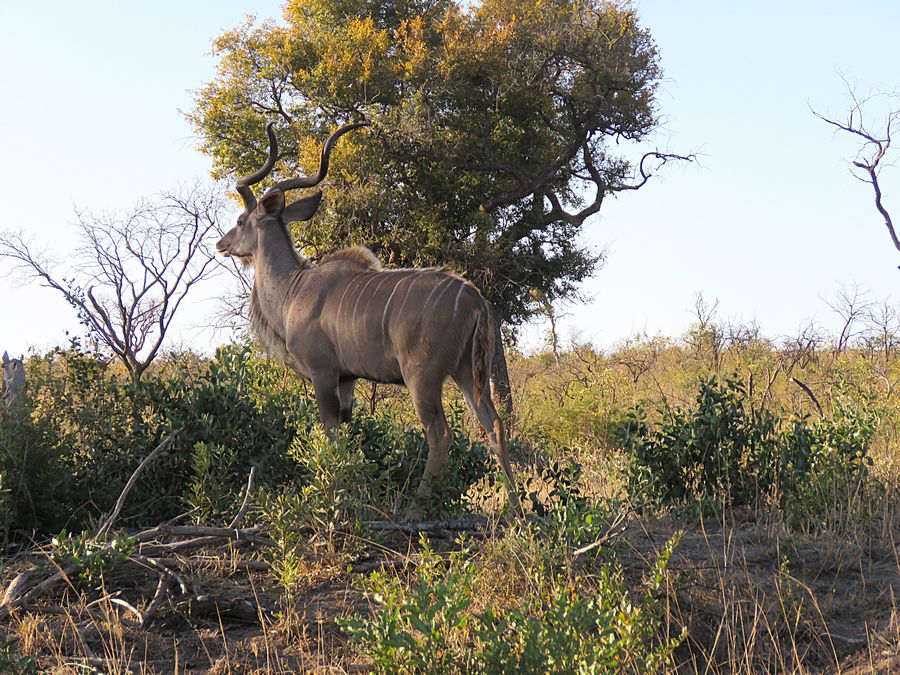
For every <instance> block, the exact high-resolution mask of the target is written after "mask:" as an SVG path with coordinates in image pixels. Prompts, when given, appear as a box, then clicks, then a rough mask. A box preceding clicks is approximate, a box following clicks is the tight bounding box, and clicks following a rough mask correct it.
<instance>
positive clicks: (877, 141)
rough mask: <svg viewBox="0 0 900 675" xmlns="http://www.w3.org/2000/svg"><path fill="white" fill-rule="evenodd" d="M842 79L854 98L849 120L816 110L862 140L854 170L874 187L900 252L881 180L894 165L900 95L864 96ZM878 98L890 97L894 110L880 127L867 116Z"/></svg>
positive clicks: (877, 203)
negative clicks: (841, 119) (893, 157)
mask: <svg viewBox="0 0 900 675" xmlns="http://www.w3.org/2000/svg"><path fill="white" fill-rule="evenodd" d="M842 79H843V81H844V85H845V86H846V87H847V92H848V94H849V98H850V109H849V111H848V112H847V118H846V121H839V120H838V119H836V118H832V117H826V116H825V115H823V114H821V113H818V112H816V111H815V110H813V111H812V112H813V114H814V115H815V116H816V117H818V118H819V119H820V120H822V121H823V122H825V123H826V124H829V125H831V126H832V127H834V128H835V129H836V130H837V131H842V132H844V133H846V134H850V135H851V136H854V137H856V138H857V139H858V140H859V141H860V145H859V149H858V150H857V153H856V157H854V158H853V159H852V160H850V173H851V174H852V175H853V176H854V177H855V178H856V179H858V180H861V181H862V182H863V183H868V184H869V185H871V186H872V191H873V192H874V196H875V209H876V210H877V211H878V213H879V214H880V215H881V217H882V219H883V220H884V225H885V227H886V228H887V231H888V235H889V236H890V238H891V241H892V242H893V244H894V248H896V249H897V251H898V252H900V238H898V236H897V231H896V229H895V227H894V221H893V219H892V218H891V214H890V212H889V211H888V209H887V206H885V204H884V195H883V193H882V187H881V183H880V178H881V174H882V170H883V169H884V167H886V166H890V165H891V163H890V161H889V160H888V153H889V152H890V150H891V143H892V141H893V136H894V134H895V133H896V132H897V131H898V129H900V95H898V94H896V93H891V94H888V93H884V92H874V93H871V94H869V95H867V96H864V97H860V96H859V95H858V94H857V93H856V90H855V88H854V86H853V85H851V84H850V83H849V82H847V80H846V79H844V78H842ZM876 99H884V100H887V101H888V102H889V105H888V107H889V108H891V109H890V110H889V111H888V112H887V113H885V114H884V116H883V117H881V119H880V120H879V122H878V123H877V126H875V127H873V126H872V125H871V124H870V123H869V122H868V121H867V119H866V110H865V109H866V107H873V106H874V104H875V102H876Z"/></svg>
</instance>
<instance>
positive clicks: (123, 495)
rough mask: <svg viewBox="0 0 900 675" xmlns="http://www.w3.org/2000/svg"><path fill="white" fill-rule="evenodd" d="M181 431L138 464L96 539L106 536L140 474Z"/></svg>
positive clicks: (172, 434)
mask: <svg viewBox="0 0 900 675" xmlns="http://www.w3.org/2000/svg"><path fill="white" fill-rule="evenodd" d="M179 431H181V429H178V430H176V431H173V432H172V433H171V434H169V435H168V436H166V437H165V438H164V439H162V441H160V443H159V445H157V446H156V447H155V448H154V449H153V452H151V453H150V454H149V455H147V456H146V457H145V458H144V461H142V462H141V463H140V464H138V467H137V468H136V469H135V470H134V473H133V474H131V478H129V479H128V482H127V483H125V487H124V488H123V489H122V493H121V494H120V495H119V499H118V500H116V505H115V506H114V507H113V510H112V513H110V514H109V517H108V518H107V519H106V520H105V521H104V522H103V524H102V525H101V526H100V529H98V530H97V534H95V535H94V540H95V541H96V540H98V539H100V538H101V537H103V536H105V535H106V534H107V533H108V532H109V528H110V527H112V524H113V523H114V522H115V520H116V518H118V517H119V513H121V512H122V507H123V506H124V505H125V498H126V497H127V496H128V493H129V492H131V488H133V487H134V484H135V482H136V481H137V478H138V476H139V475H140V474H141V472H142V471H143V470H144V468H145V467H146V466H147V465H148V464H149V463H150V462H152V461H153V460H154V459H156V457H157V456H159V455H160V454H162V453H163V452H164V451H165V450H166V449H167V448H168V447H169V446H170V445H171V444H172V441H173V440H175V435H176V434H177V433H178V432H179Z"/></svg>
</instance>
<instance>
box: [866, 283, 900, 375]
mask: <svg viewBox="0 0 900 675" xmlns="http://www.w3.org/2000/svg"><path fill="white" fill-rule="evenodd" d="M865 321H866V324H867V325H868V329H867V331H866V334H865V336H864V338H865V340H866V343H867V345H868V347H869V349H870V350H871V351H872V352H878V353H880V354H881V355H882V356H883V357H884V366H885V368H887V366H888V365H889V364H890V362H891V356H892V354H893V352H894V350H895V349H896V348H897V346H898V344H900V308H898V305H897V303H896V302H895V301H893V300H892V299H891V298H884V299H883V300H882V301H881V302H877V303H872V305H871V306H870V307H869V310H868V312H867V313H866V317H865Z"/></svg>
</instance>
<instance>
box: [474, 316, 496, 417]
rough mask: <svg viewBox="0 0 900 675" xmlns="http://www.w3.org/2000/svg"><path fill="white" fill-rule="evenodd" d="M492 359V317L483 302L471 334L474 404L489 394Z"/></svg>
mask: <svg viewBox="0 0 900 675" xmlns="http://www.w3.org/2000/svg"><path fill="white" fill-rule="evenodd" d="M493 359H494V317H493V312H491V306H490V305H489V304H488V303H487V302H485V303H484V309H483V310H482V311H481V312H480V313H479V314H478V319H477V320H476V322H475V333H474V335H472V379H473V380H474V383H473V385H472V398H474V399H475V405H476V406H477V405H478V404H480V403H481V397H482V396H485V395H487V396H490V395H491V363H492V361H493Z"/></svg>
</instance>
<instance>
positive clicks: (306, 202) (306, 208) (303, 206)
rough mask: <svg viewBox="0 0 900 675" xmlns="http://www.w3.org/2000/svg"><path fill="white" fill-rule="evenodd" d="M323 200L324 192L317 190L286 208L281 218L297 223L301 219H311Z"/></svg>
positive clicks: (287, 221)
mask: <svg viewBox="0 0 900 675" xmlns="http://www.w3.org/2000/svg"><path fill="white" fill-rule="evenodd" d="M321 201H322V193H321V192H316V193H314V194H311V195H310V196H309V197H304V198H303V199H298V200H297V201H295V202H293V203H292V204H290V205H289V206H288V207H287V208H285V210H284V212H283V213H282V214H281V219H282V220H283V221H284V222H286V223H297V222H300V221H301V220H309V219H310V218H312V217H313V215H315V213H316V209H318V208H319V202H321Z"/></svg>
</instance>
